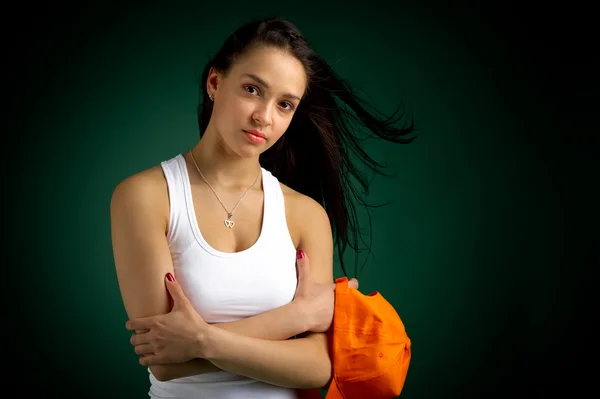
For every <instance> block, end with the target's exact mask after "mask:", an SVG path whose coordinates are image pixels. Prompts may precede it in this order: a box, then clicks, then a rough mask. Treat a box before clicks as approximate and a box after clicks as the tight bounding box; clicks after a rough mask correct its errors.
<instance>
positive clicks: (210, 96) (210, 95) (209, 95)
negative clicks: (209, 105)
mask: <svg viewBox="0 0 600 399" xmlns="http://www.w3.org/2000/svg"><path fill="white" fill-rule="evenodd" d="M208 98H210V101H212V100H213V98H212V94H210V93H208Z"/></svg>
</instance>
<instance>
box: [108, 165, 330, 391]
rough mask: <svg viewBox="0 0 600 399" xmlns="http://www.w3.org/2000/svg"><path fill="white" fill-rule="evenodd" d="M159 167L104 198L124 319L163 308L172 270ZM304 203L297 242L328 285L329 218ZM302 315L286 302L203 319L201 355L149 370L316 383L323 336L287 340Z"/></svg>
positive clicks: (325, 363)
mask: <svg viewBox="0 0 600 399" xmlns="http://www.w3.org/2000/svg"><path fill="white" fill-rule="evenodd" d="M161 173H162V172H161V171H160V170H150V171H147V172H142V173H140V174H138V175H134V176H132V177H130V178H128V179H126V180H125V181H123V182H122V183H121V184H120V185H119V186H118V187H117V189H116V190H115V192H114V193H113V197H112V200H111V232H112V240H113V253H114V258H115V264H116V269H117V277H118V280H119V287H120V289H121V295H122V298H123V302H124V304H125V308H126V312H127V315H128V317H129V318H130V319H134V318H140V317H148V316H154V315H162V314H166V313H168V312H169V311H170V303H169V296H168V293H167V291H166V288H165V284H164V276H165V275H166V274H167V273H168V272H171V273H173V263H172V260H171V256H170V252H169V248H168V244H167V241H166V237H165V232H166V226H167V223H168V197H167V196H166V194H165V193H166V187H165V186H164V183H163V182H164V179H163V178H162V174H161ZM311 201H312V200H304V201H303V204H302V205H301V207H302V211H301V212H300V213H301V214H303V215H304V217H305V218H306V220H308V219H310V220H311V226H310V227H311V230H310V232H309V231H308V229H304V230H302V233H301V234H300V242H299V246H300V247H301V248H303V250H304V251H306V252H307V253H308V254H310V255H311V263H312V270H313V275H314V277H315V280H317V281H318V282H323V283H331V282H332V281H333V267H332V259H333V249H332V248H333V245H332V237H331V230H330V225H329V220H328V218H327V215H326V214H325V212H324V210H323V209H322V208H321V207H320V206H319V205H318V204H316V203H314V202H311ZM299 202H300V201H299ZM306 215H309V217H306ZM308 233H310V234H308ZM305 316H306V314H305V312H304V311H303V309H302V307H301V306H299V304H298V303H297V302H294V301H293V302H292V303H290V304H288V305H285V306H283V307H280V308H277V309H273V310H271V311H268V312H265V313H262V314H260V315H257V316H254V317H251V318H248V319H245V320H240V321H236V322H232V323H222V324H218V325H211V326H210V329H209V330H208V331H209V333H207V334H206V337H205V338H206V339H205V347H208V348H210V351H208V352H206V353H205V356H204V357H205V358H203V359H200V358H195V359H192V360H190V361H187V362H183V363H169V364H157V365H151V366H150V369H151V370H152V372H153V374H154V375H155V376H157V378H159V379H161V380H169V379H173V378H179V377H184V376H189V375H194V374H200V373H206V372H212V371H217V370H227V371H230V372H233V373H237V374H241V375H246V376H248V377H251V378H254V379H257V380H260V381H264V382H267V383H271V384H274V385H279V386H287V387H292V388H317V387H322V386H324V385H325V384H326V383H327V382H328V381H329V379H330V377H331V362H330V359H329V353H328V348H327V341H326V337H325V335H324V334H323V333H307V334H306V335H305V336H303V337H301V338H298V339H294V340H288V339H287V338H289V337H291V336H294V335H297V334H300V333H303V332H305V331H307V330H308V329H309V325H308V322H307V321H306V320H307V319H306V317H305Z"/></svg>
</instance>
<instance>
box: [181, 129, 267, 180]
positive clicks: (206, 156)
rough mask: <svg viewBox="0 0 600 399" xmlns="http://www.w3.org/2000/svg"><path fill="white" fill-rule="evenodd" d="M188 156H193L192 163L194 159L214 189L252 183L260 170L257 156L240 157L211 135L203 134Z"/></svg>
mask: <svg viewBox="0 0 600 399" xmlns="http://www.w3.org/2000/svg"><path fill="white" fill-rule="evenodd" d="M190 156H193V158H192V159H191V161H192V164H194V160H195V163H196V164H197V166H198V169H200V172H201V173H202V175H203V176H204V178H205V179H206V180H208V182H209V183H210V184H211V185H212V186H213V187H214V188H215V189H216V188H217V187H221V188H223V189H235V188H238V187H248V186H250V185H252V184H253V183H254V181H255V180H256V178H257V175H258V174H259V172H260V163H259V160H258V157H256V158H242V157H240V156H239V155H237V154H235V153H234V152H233V151H231V150H230V149H228V148H227V147H226V146H225V144H224V143H220V142H219V141H218V140H215V139H213V136H212V135H206V134H205V135H203V136H202V138H201V139H200V141H199V142H198V144H196V145H195V146H194V147H193V148H192V149H191V150H190ZM194 169H195V168H194ZM199 177H200V176H199Z"/></svg>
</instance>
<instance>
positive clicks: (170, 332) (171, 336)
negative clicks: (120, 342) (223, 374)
mask: <svg viewBox="0 0 600 399" xmlns="http://www.w3.org/2000/svg"><path fill="white" fill-rule="evenodd" d="M166 285H167V290H168V291H169V294H170V295H171V298H172V300H173V308H172V310H171V312H169V313H167V314H164V315H157V316H150V317H142V318H136V319H131V320H128V321H127V323H126V325H125V326H126V328H127V329H128V330H132V331H140V330H142V332H137V333H134V334H133V335H132V337H131V344H132V345H133V346H134V347H135V353H137V354H138V355H140V356H141V357H140V364H141V365H143V366H152V365H156V364H165V363H183V362H186V361H188V360H191V359H194V358H198V357H201V356H200V355H199V354H200V353H201V352H202V349H201V343H202V341H203V339H202V338H203V335H204V332H205V331H206V329H207V328H208V324H207V323H206V322H205V321H204V320H203V319H202V317H201V316H200V315H199V314H198V312H196V310H195V309H194V307H193V306H192V304H191V303H190V301H189V300H188V299H187V298H186V296H185V294H184V293H183V290H182V289H181V286H180V285H179V283H178V282H177V281H175V278H173V281H170V280H169V279H168V278H167V279H166Z"/></svg>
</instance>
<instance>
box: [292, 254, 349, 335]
mask: <svg viewBox="0 0 600 399" xmlns="http://www.w3.org/2000/svg"><path fill="white" fill-rule="evenodd" d="M302 254H303V257H299V258H298V259H297V261H296V264H297V268H298V286H297V287H296V294H295V295H294V302H296V303H297V304H298V305H299V306H300V308H301V309H302V311H301V313H302V315H303V317H306V319H307V326H308V330H307V331H310V332H325V331H327V330H329V327H330V326H331V322H332V320H333V308H334V299H335V296H334V291H335V283H321V282H318V281H316V280H315V279H314V278H313V275H312V273H311V269H310V262H309V260H308V256H307V255H306V253H304V252H303V253H302ZM348 286H349V287H350V288H354V289H358V281H357V280H356V279H354V278H353V279H351V280H350V281H349V282H348Z"/></svg>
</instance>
